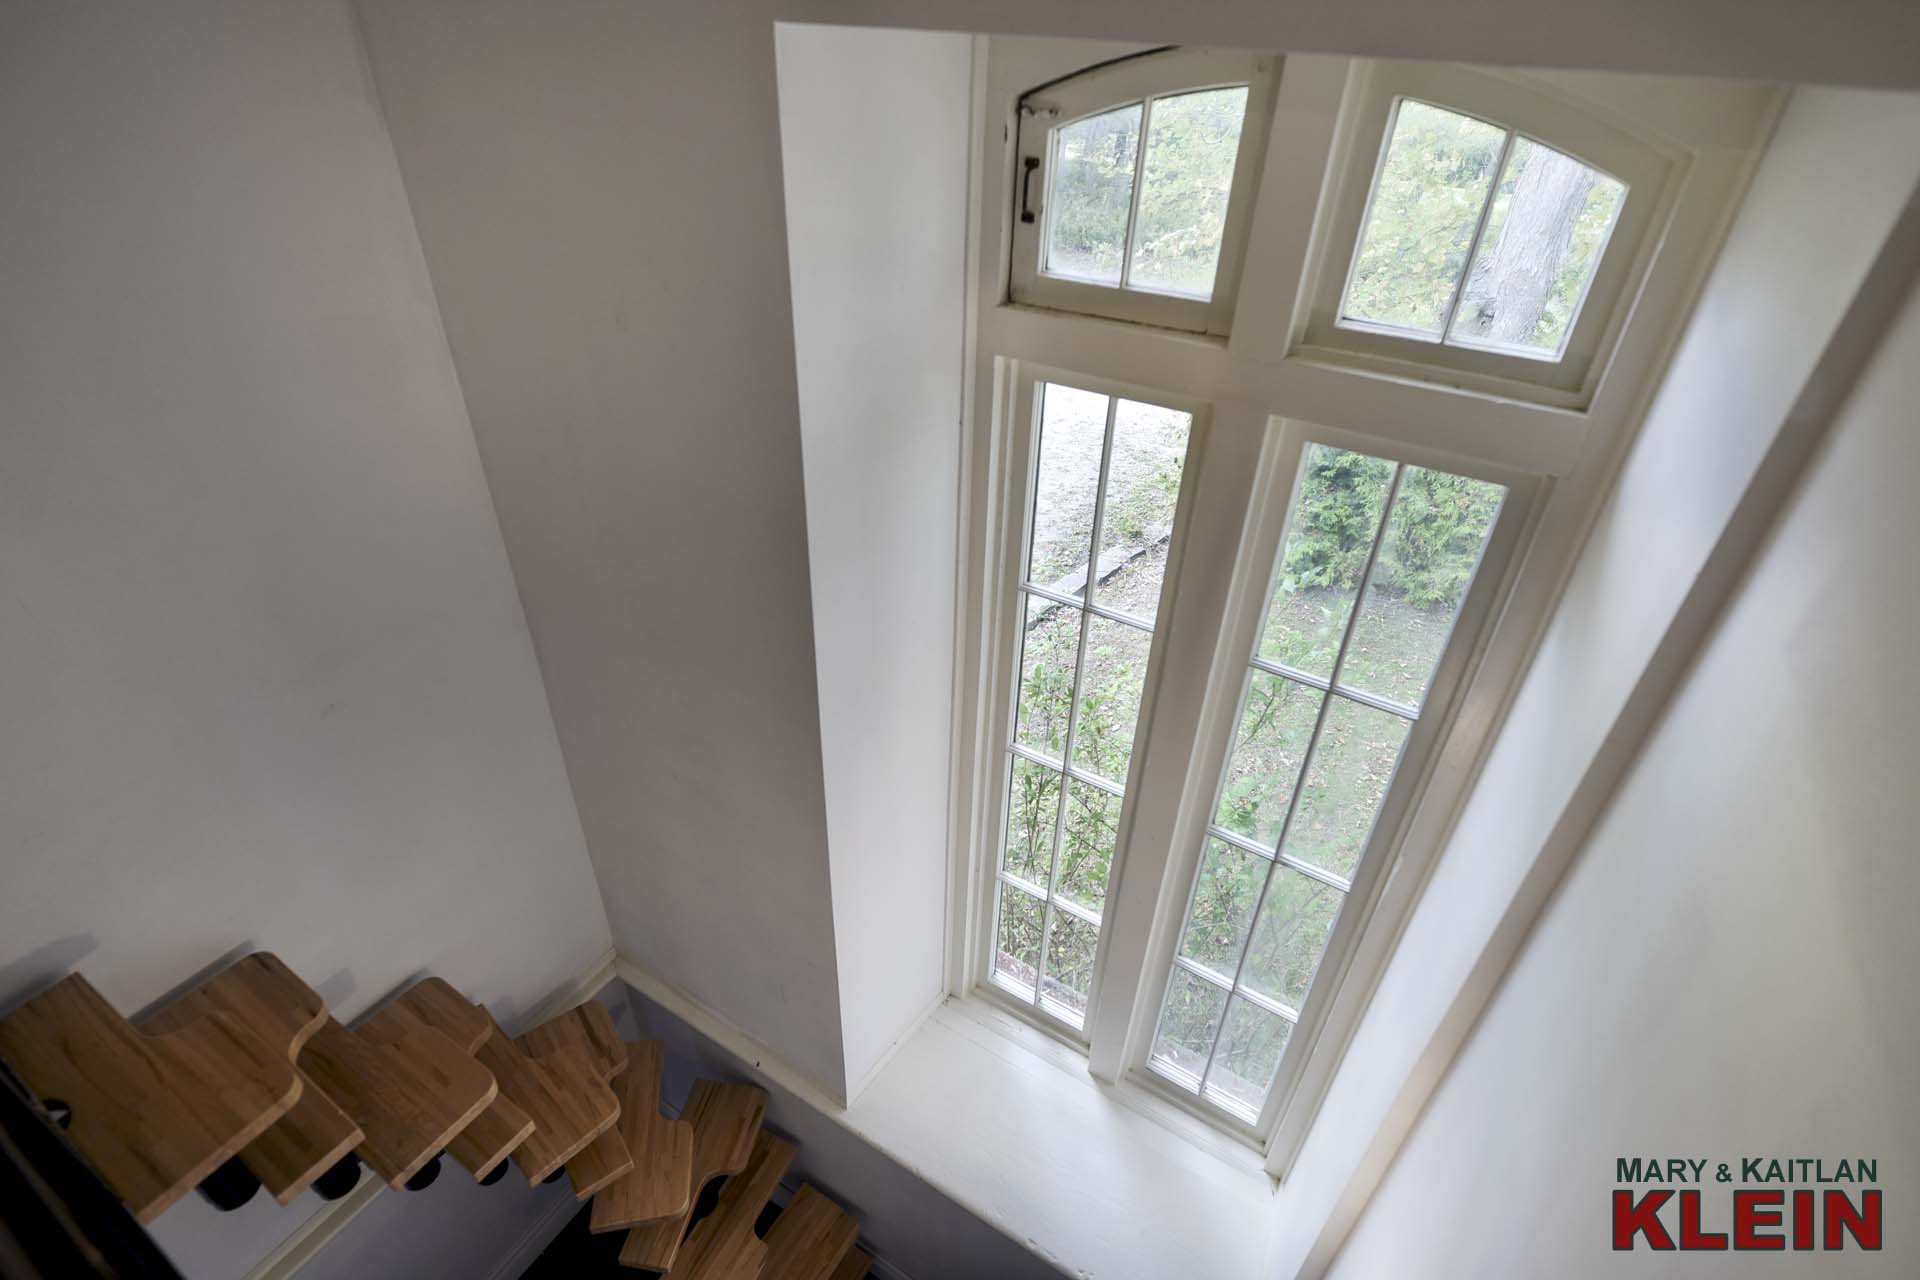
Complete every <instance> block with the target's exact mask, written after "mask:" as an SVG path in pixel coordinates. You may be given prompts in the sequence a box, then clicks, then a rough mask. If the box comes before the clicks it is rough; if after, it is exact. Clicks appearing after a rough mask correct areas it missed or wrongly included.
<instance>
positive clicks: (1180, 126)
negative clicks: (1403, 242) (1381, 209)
mask: <svg viewBox="0 0 1920 1280" xmlns="http://www.w3.org/2000/svg"><path fill="white" fill-rule="evenodd" d="M1273 62H1274V60H1272V59H1267V58H1256V57H1250V56H1247V55H1243V54H1219V53H1203V52H1196V51H1193V50H1160V51H1156V52H1153V53H1149V54H1144V55H1140V56H1138V57H1133V58H1126V59H1122V60H1120V61H1118V62H1115V63H1110V64H1107V65H1105V66H1101V67H1096V68H1094V69H1093V70H1091V71H1088V72H1084V73H1082V74H1080V75H1076V76H1072V77H1068V78H1067V79H1065V80H1062V81H1059V82H1056V83H1053V84H1049V85H1047V86H1044V87H1043V88H1041V89H1038V90H1035V91H1033V92H1031V93H1029V94H1027V95H1025V96H1024V97H1023V98H1022V99H1021V102H1020V105H1019V112H1018V119H1019V140H1018V148H1017V150H1018V154H1019V157H1020V159H1019V166H1020V170H1019V182H1018V184H1017V192H1016V195H1017V204H1018V207H1017V208H1016V209H1015V211H1014V217H1015V223H1014V227H1015V230H1014V237H1013V239H1014V244H1013V262H1012V265H1011V268H1010V282H1009V290H1010V296H1011V297H1012V298H1013V299H1014V300H1016V301H1020V302H1032V303H1036V304H1039V305H1042V306H1051V307H1058V308H1062V309H1066V310H1073V311H1082V312H1086V313H1088V314H1092V315H1102V316H1112V317H1116V318H1120V319H1128V320H1140V321H1144V322H1146V323H1149V324H1157V325H1163V326H1166V327H1170V328H1181V329H1192V330H1197V331H1212V332H1225V317H1226V316H1227V315H1229V314H1230V307H1229V304H1230V301H1231V293H1232V288H1233V282H1234V279H1235V275H1236V272H1237V266H1238V259H1239V244H1240V242H1241V241H1242V240H1243V239H1244V235H1245V223H1246V217H1247V212H1248V209H1249V207H1250V205H1251V188H1252V186H1253V175H1254V174H1255V173H1256V171H1257V170H1258V168H1259V147H1260V145H1261V141H1262V139H1263V138H1264V136H1265V120H1266V118H1267V113H1268V110H1269V109H1270V108H1269V99H1270V97H1271V86H1272V68H1273Z"/></svg>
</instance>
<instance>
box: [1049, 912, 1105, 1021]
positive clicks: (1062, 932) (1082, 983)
mask: <svg viewBox="0 0 1920 1280" xmlns="http://www.w3.org/2000/svg"><path fill="white" fill-rule="evenodd" d="M1099 945H1100V931H1099V930H1097V929H1095V928H1094V927H1093V926H1092V925H1090V924H1088V923H1087V922H1086V921H1085V920H1082V919H1080V918H1079V917H1077V916H1074V915H1072V914H1070V913H1068V912H1065V911H1062V910H1060V909H1059V908H1058V907H1056V908H1054V912H1053V936H1052V937H1050V938H1048V939H1047V976H1046V978H1045V979H1044V980H1042V982H1041V984H1040V994H1041V996H1042V997H1043V998H1045V999H1046V1000H1047V1001H1049V1002H1050V1003H1053V1004H1057V1005H1061V1006H1064V1008H1065V1010H1066V1011H1067V1012H1068V1013H1069V1014H1070V1015H1071V1017H1070V1018H1069V1021H1071V1022H1073V1023H1075V1024H1076V1025H1078V1024H1079V1022H1080V1021H1081V1019H1083V1018H1085V1017H1086V1014H1087V992H1088V991H1089V990H1091V988H1092V983H1093V950H1094V948H1095V947H1097V946H1099Z"/></svg>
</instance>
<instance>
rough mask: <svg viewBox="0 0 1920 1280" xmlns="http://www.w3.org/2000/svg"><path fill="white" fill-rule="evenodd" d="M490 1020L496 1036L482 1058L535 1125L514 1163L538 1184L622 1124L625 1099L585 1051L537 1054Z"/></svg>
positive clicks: (516, 1152) (482, 1051) (488, 1041)
mask: <svg viewBox="0 0 1920 1280" xmlns="http://www.w3.org/2000/svg"><path fill="white" fill-rule="evenodd" d="M487 1022H488V1025H489V1027H490V1028H491V1034H489V1035H488V1036H487V1039H486V1041H485V1043H483V1044H482V1045H481V1046H480V1050H479V1054H478V1057H479V1059H480V1062H481V1063H482V1064H483V1065H484V1066H485V1067H486V1068H487V1069H488V1070H489V1071H491V1072H493V1074H494V1078H495V1079H497V1080H499V1082H500V1091H501V1092H502V1093H504V1094H505V1095H506V1096H507V1097H508V1098H510V1099H511V1100H512V1101H513V1103H514V1105H515V1106H517V1107H519V1108H520V1109H521V1110H523V1111H525V1112H526V1113H527V1115H528V1116H529V1117H530V1118H531V1119H532V1121H533V1132H532V1133H530V1134H528V1135H527V1138H526V1140H525V1141H524V1142H522V1143H521V1144H520V1145H519V1146H518V1147H517V1148H516V1149H515V1150H514V1153H513V1161H514V1163H515V1164H517V1165H519V1166H520V1170H521V1172H522V1173H524V1174H526V1175H527V1180H528V1181H529V1182H534V1183H538V1182H540V1181H541V1180H543V1179H544V1178H546V1176H547V1175H548V1174H550V1173H552V1172H553V1171H554V1170H555V1169H558V1168H560V1167H561V1166H562V1165H564V1164H565V1163H566V1162H567V1161H568V1160H571V1159H572V1158H573V1157H574V1156H576V1155H578V1154H579V1153H580V1152H581V1151H582V1150H583V1149H585V1148H586V1146H587V1144H589V1143H591V1142H592V1141H593V1140H594V1139H595V1138H597V1137H599V1136H600V1135H601V1134H603V1133H605V1132H606V1131H607V1130H608V1129H611V1128H612V1127H613V1126H614V1125H615V1124H616V1123H618V1122H619V1119H620V1100H619V1099H618V1098H616V1097H615V1096H614V1093H613V1090H612V1089H610V1088H609V1087H608V1086H607V1083H606V1081H604V1080H602V1079H601V1078H600V1074H599V1073H598V1072H597V1071H595V1070H594V1068H593V1064H592V1062H591V1061H590V1060H589V1059H588V1058H587V1056H586V1055H585V1054H584V1053H582V1052H581V1051H580V1050H578V1049H575V1048H570V1047H569V1048H561V1049H559V1050H556V1051H555V1052H552V1053H548V1054H542V1055H539V1056H532V1055H529V1054H528V1053H527V1051H526V1050H524V1049H523V1048H521V1047H520V1045H519V1043H518V1042H516V1041H514V1040H512V1039H510V1038H509V1037H508V1036H507V1033H506V1032H504V1031H502V1030H501V1029H500V1027H499V1024H498V1023H495V1022H494V1021H493V1019H492V1017H491V1015H489V1016H488V1019H487Z"/></svg>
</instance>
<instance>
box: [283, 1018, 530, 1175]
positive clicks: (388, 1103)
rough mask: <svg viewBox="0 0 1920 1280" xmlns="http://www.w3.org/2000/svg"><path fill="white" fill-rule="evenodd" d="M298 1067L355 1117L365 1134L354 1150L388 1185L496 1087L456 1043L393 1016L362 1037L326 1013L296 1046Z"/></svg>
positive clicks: (437, 1146)
mask: <svg viewBox="0 0 1920 1280" xmlns="http://www.w3.org/2000/svg"><path fill="white" fill-rule="evenodd" d="M409 1023H411V1025H408V1024H409ZM300 1069H301V1070H302V1071H304V1072H306V1074H307V1076H308V1078H309V1079H311V1080H312V1081H313V1082H314V1083H315V1084H317V1085H319V1086H320V1087H321V1088H322V1089H324V1090H326V1092H327V1094H328V1095H329V1096H330V1097H331V1098H332V1099H333V1100H334V1101H335V1102H337V1103H339V1104H340V1106H341V1107H342V1108H343V1109H344V1110H345V1111H346V1112H347V1114H348V1115H350V1116H352V1117H353V1119H354V1122H355V1123H356V1124H358V1125H359V1126H360V1128H361V1131H362V1133H363V1134H364V1135H365V1136H364V1137H363V1138H362V1140H361V1142H360V1144H359V1146H357V1147H356V1148H354V1149H355V1150H356V1151H358V1152H359V1153H360V1158H361V1159H363V1160H365V1161H366V1162H367V1164H368V1166H369V1167H371V1168H372V1169H373V1171H374V1172H375V1173H376V1174H378V1175H379V1176H380V1177H381V1178H382V1179H384V1180H385V1181H386V1182H387V1184H388V1185H389V1186H393V1187H399V1186H401V1185H403V1184H404V1183H405V1182H406V1181H407V1179H408V1178H411V1177H412V1176H413V1175H414V1174H415V1173H418V1172H419V1171H420V1168H421V1166H423V1165H425V1164H426V1163H427V1161H429V1160H431V1159H433V1157H434V1156H436V1155H438V1154H439V1153H440V1152H441V1150H443V1149H444V1148H446V1147H447V1146H448V1145H449V1144H450V1143H452V1141H453V1140H454V1139H455V1138H456V1137H458V1136H459V1135H460V1133H461V1132H462V1131H463V1130H465V1129H466V1127H467V1126H468V1125H469V1124H471V1123H472V1122H473V1121H474V1120H475V1118H477V1117H478V1116H479V1115H480V1113H481V1112H483V1111H485V1110H486V1109H487V1107H488V1105H489V1104H490V1103H492V1101H493V1100H494V1098H495V1097H496V1096H497V1095H498V1092H499V1090H498V1087H497V1086H496V1085H495V1084H494V1079H493V1075H492V1073H490V1072H489V1071H488V1070H487V1069H486V1068H485V1067H484V1066H482V1065H481V1064H480V1063H479V1062H477V1061H475V1060H474V1058H473V1056H472V1055H471V1054H469V1053H468V1052H467V1051H466V1050H465V1049H463V1048H462V1047H461V1046H460V1045H458V1044H456V1043H455V1042H454V1041H452V1040H449V1039H448V1038H447V1037H446V1036H445V1035H443V1034H441V1033H440V1032H438V1031H436V1030H434V1029H433V1028H432V1027H429V1026H426V1025H424V1024H422V1023H418V1022H413V1021H412V1020H411V1019H408V1020H406V1021H405V1022H403V1021H401V1020H400V1019H398V1018H394V1017H388V1018H385V1019H380V1020H379V1021H378V1022H377V1023H376V1025H375V1026H374V1029H373V1031H372V1032H371V1033H370V1034H367V1035H362V1034H361V1033H360V1032H358V1031H350V1030H348V1029H347V1028H346V1027H343V1026H341V1025H340V1023H339V1022H337V1021H335V1020H334V1019H332V1018H329V1019H327V1021H326V1024H325V1025H324V1026H322V1027H321V1028H320V1030H319V1031H318V1032H317V1033H315V1035H314V1037H313V1038H312V1039H311V1040H309V1041H308V1042H307V1046H306V1048H304V1049H302V1050H301V1051H300Z"/></svg>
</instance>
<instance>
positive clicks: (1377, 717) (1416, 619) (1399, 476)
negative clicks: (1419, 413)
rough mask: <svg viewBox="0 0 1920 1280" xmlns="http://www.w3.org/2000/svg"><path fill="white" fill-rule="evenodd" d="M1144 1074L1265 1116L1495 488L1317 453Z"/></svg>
mask: <svg viewBox="0 0 1920 1280" xmlns="http://www.w3.org/2000/svg"><path fill="white" fill-rule="evenodd" d="M1292 493H1293V497H1292V511H1291V513H1290V515H1289V517H1288V520H1287V524H1286V532H1285V537H1284V540H1283V542H1282V544H1281V545H1282V550H1281V553H1280V555H1279V556H1278V557H1277V558H1276V559H1275V561H1274V568H1273V571H1272V574H1271V576H1270V585H1269V589H1268V591H1267V592H1266V595H1265V597H1264V604H1265V607H1264V609H1262V610H1261V614H1260V623H1259V629H1258V631H1257V632H1256V635H1255V639H1254V643H1253V652H1252V655H1251V657H1250V658H1249V659H1248V661H1247V668H1246V672H1245V679H1244V683H1243V685H1242V691H1241V693H1240V697H1239V704H1238V710H1237V712H1236V714H1235V715H1234V717H1233V721H1232V724H1233V726H1234V732H1233V742H1232V746H1231V749H1230V750H1229V751H1228V753H1227V757H1226V763H1225V766H1224V768H1222V769H1221V770H1220V771H1219V773H1220V778H1219V783H1218V786H1217V787H1216V788H1215V792H1214V794H1215V796H1216V799H1215V801H1214V803H1213V806H1212V813H1211V815H1210V817H1209V819H1208V821H1207V823H1206V826H1205V831H1204V848H1203V849H1202V851H1201V857H1200V863H1199V872H1198V874H1197V875H1196V876H1195V878H1194V883H1193V888H1192V892H1191V895H1190V897H1189V899H1188V903H1187V910H1186V918H1185V921H1184V922H1183V924H1182V927H1181V930H1180V935H1179V936H1180V941H1179V945H1178V948H1177V950H1176V951H1175V953H1174V958H1173V963H1172V967H1171V971H1170V973H1169V974H1168V981H1167V988H1166V994H1165V996H1164V998H1163V1000H1162V1003H1161V1009H1160V1016H1159V1020H1158V1025H1157V1028H1156V1030H1155V1033H1154V1037H1153V1042H1152V1048H1151V1050H1150V1052H1149V1055H1148V1065H1149V1067H1150V1068H1151V1069H1152V1070H1153V1071H1155V1072H1156V1073H1157V1074H1158V1075H1160V1076H1161V1077H1162V1078H1163V1079H1165V1080H1167V1081H1169V1082H1171V1083H1173V1084H1174V1085H1175V1086H1177V1087H1178V1088H1180V1089H1183V1090H1185V1091H1186V1092H1188V1093H1192V1094H1196V1095H1198V1096H1199V1097H1201V1098H1203V1099H1205V1100H1206V1101H1207V1102H1209V1103H1212V1104H1215V1105H1217V1106H1219V1107H1221V1108H1223V1109H1224V1110H1226V1111H1228V1112H1229V1113H1231V1114H1232V1115H1234V1116H1236V1117H1237V1118H1239V1119H1240V1120H1241V1121H1243V1122H1245V1123H1248V1124H1252V1123H1255V1122H1256V1121H1258V1119H1259V1118H1260V1115H1261V1113H1262V1112H1263V1110H1264V1109H1265V1107H1266V1102H1267V1097H1268V1092H1269V1088H1270V1086H1271V1085H1272V1083H1273V1081H1274V1079H1275V1077H1276V1075H1277V1073H1278V1070H1279V1067H1280V1064H1281V1062H1282V1060H1283V1058H1284V1057H1285V1053H1286V1049H1287V1045H1288V1043H1289V1040H1290V1038H1291V1037H1292V1035H1293V1031H1294V1027H1295V1025H1296V1024H1297V1023H1299V1021H1300V1018H1301V1010H1302V1009H1303V1008H1305V1006H1306V1002H1307V998H1308V995H1309V993H1310V991H1311V989H1312V987H1313V982H1314V977H1315V974H1316V972H1317V971H1318V969H1319V967H1320V958H1321V956H1322V954H1323V953H1324V951H1325V948H1326V944H1327V941H1328V938H1329V937H1330V935H1331V934H1332V932H1333V929H1334V927H1335V924H1336V921H1337V920H1338V919H1339V917H1340V915H1341V913H1342V907H1343V905H1344V903H1345V902H1346V899H1347V895H1348V894H1349V892H1350V891H1351V890H1352V888H1353V884H1354V880H1355V878H1356V876H1357V875H1358V874H1359V873H1360V872H1361V871H1362V870H1365V869H1369V868H1367V867H1366V866H1365V864H1366V863H1367V860H1368V857H1369V850H1370V848H1371V843H1372V835H1373V832H1374V829H1375V826H1376V821H1377V819H1378V818H1379V815H1380V813H1381V810H1382V806H1383V804H1384V803H1385V800H1386V798H1387V795H1388V792H1389V791H1390V790H1391V789H1392V787H1393V785H1394V781H1395V777H1396V773H1397V768H1398V765H1399V763H1400V758H1401V755H1402V754H1403V751H1404V749H1405V748H1406V746H1407V743H1408V740H1409V737H1410V735H1411V732H1412V730H1413V727H1414V725H1415V724H1416V723H1417V722H1418V721H1419V719H1420V715H1421V709H1422V707H1423V706H1424V705H1425V703H1426V700H1427V697H1428V693H1429V690H1430V688H1431V685H1432V683H1433V677H1434V673H1435V671H1436V670H1437V668H1438V666H1439V662H1440V656H1441V654H1442V652H1443V651H1444V650H1445V649H1446V647H1447V644H1448V640H1449V638H1450V637H1451V635H1452V634H1453V631H1454V622H1455V620H1456V619H1457V618H1458V617H1459V614H1460V610H1461V605H1462V603H1463V602H1464V600H1465V598H1466V595H1467V591H1468V588H1469V586H1470V585H1471V584H1472V583H1473V581H1474V578H1475V571H1476V569H1477V567H1478V565H1479V563H1480V559H1481V553H1482V551H1483V550H1484V549H1485V547H1486V544H1487V540H1488V536H1489V535H1490V534H1491V533H1492V530H1493V525H1494V520H1495V517H1496V516H1497V515H1498V514H1499V511H1500V507H1501V502H1502V498H1503V497H1504V493H1505V491H1504V489H1503V487H1502V486H1500V485H1498V484H1492V483H1489V482H1487V481H1484V480H1477V479H1473V478H1471V477H1467V476H1461V475H1455V474H1450V473H1448V472H1444V471H1438V470H1434V469H1432V468H1427V467H1417V466H1407V465H1404V464H1396V463H1394V462H1391V461H1389V460H1387V459H1385V458H1381V457H1373V456H1369V455H1367V454H1363V453H1357V452H1353V451H1350V450H1345V449H1339V448H1334V447H1332V446H1329V445H1325V444H1311V445H1309V446H1308V447H1307V448H1306V450H1305V452H1304V455H1303V457H1302V459H1301V463H1300V467H1299V470H1298V473H1297V475H1296V476H1295V478H1294V483H1293V486H1292Z"/></svg>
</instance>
